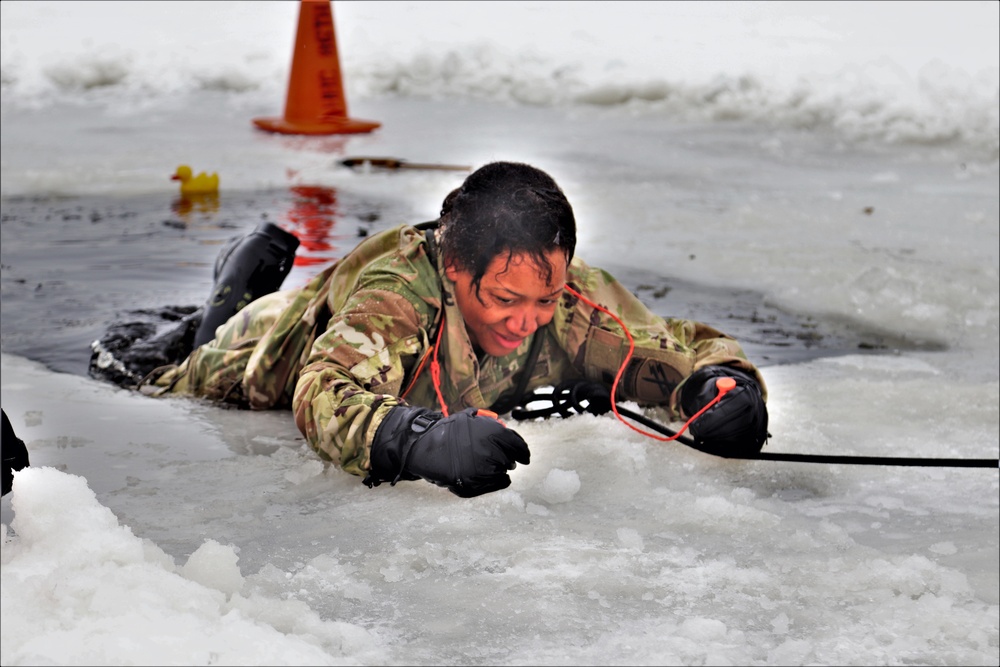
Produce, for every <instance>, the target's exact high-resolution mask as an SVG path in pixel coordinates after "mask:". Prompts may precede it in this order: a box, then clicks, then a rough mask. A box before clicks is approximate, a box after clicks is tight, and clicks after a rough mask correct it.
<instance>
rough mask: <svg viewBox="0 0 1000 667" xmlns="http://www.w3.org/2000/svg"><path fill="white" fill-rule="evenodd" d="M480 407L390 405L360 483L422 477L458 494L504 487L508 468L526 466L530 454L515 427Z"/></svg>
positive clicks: (371, 483) (475, 494)
mask: <svg viewBox="0 0 1000 667" xmlns="http://www.w3.org/2000/svg"><path fill="white" fill-rule="evenodd" d="M479 412H481V411H480V410H478V409H476V408H469V409H467V410H463V411H462V412H459V413H458V414H454V415H451V416H450V417H444V416H443V415H442V414H441V413H440V412H431V411H430V410H428V409H427V408H416V407H409V406H403V405H399V406H396V407H394V408H393V409H392V410H390V411H389V414H388V415H386V417H385V420H383V422H382V424H381V425H380V426H379V428H378V431H377V432H376V433H375V439H374V440H373V441H372V449H371V471H370V472H369V474H368V476H367V477H365V479H364V483H365V484H367V485H368V487H369V488H371V487H372V486H378V485H379V484H381V483H382V482H391V483H392V484H395V483H396V482H398V481H399V480H401V479H406V480H413V479H425V480H427V481H428V482H431V483H432V484H437V485H438V486H446V487H448V490H449V491H451V492H452V493H454V494H455V495H457V496H461V497H462V498H472V497H473V496H478V495H482V494H484V493H489V492H491V491H499V490H500V489H506V488H507V487H508V486H510V476H509V475H508V474H507V471H508V470H513V469H514V468H515V467H516V466H517V464H518V463H522V464H524V465H527V464H528V462H529V461H530V457H531V453H530V452H529V451H528V445H527V443H525V442H524V440H523V439H522V438H521V436H520V435H518V434H517V433H516V432H515V431H512V430H510V429H509V428H507V427H506V426H504V425H503V424H502V423H500V421H499V420H497V419H496V418H495V417H491V416H487V415H483V414H478V413H479ZM489 414H492V413H489Z"/></svg>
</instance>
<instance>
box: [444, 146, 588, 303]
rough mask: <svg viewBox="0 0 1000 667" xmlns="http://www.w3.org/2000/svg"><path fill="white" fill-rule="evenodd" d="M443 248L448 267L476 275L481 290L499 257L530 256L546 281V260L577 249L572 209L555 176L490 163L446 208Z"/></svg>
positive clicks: (548, 277) (570, 254)
mask: <svg viewBox="0 0 1000 667" xmlns="http://www.w3.org/2000/svg"><path fill="white" fill-rule="evenodd" d="M437 236H438V245H439V246H440V247H441V254H442V256H443V257H444V262H445V264H446V265H454V266H455V267H457V268H458V269H460V270H464V271H468V272H470V273H471V274H472V284H473V285H475V287H476V294H477V295H478V294H479V286H480V282H481V281H482V278H483V275H484V274H485V273H486V268H487V267H488V266H489V264H490V262H492V261H493V259H494V258H496V257H498V256H500V255H502V254H506V255H507V259H508V261H509V260H510V258H511V257H512V256H514V255H518V254H522V253H525V254H527V255H528V256H529V257H531V259H532V261H534V263H535V265H536V266H537V267H538V269H539V272H540V273H541V275H544V276H545V280H546V282H549V281H551V280H552V267H551V266H550V265H549V263H548V261H547V259H546V257H545V255H546V253H549V252H551V251H553V250H562V251H563V253H564V254H565V255H566V261H567V262H569V261H570V260H571V259H573V253H574V251H575V250H576V219H575V218H574V217H573V207H572V206H570V204H569V200H567V199H566V195H565V194H563V191H562V190H561V189H560V188H559V186H558V185H557V184H556V182H555V181H554V180H553V179H552V177H551V176H549V175H548V174H546V173H545V172H544V171H542V170H541V169H537V168H535V167H532V166H530V165H527V164H522V163H520V162H491V163H490V164H487V165H485V166H483V167H481V168H479V169H477V170H476V171H474V172H473V173H472V174H470V175H469V177H468V178H466V179H465V182H464V183H462V186H461V187H459V188H458V189H456V190H453V191H452V192H451V193H449V194H448V196H447V197H445V199H444V203H443V204H442V206H441V219H440V228H439V231H438V234H437Z"/></svg>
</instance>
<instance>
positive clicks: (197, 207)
mask: <svg viewBox="0 0 1000 667" xmlns="http://www.w3.org/2000/svg"><path fill="white" fill-rule="evenodd" d="M170 210H171V211H173V212H174V215H176V216H177V217H178V218H180V220H181V222H183V223H184V226H185V227H188V226H190V225H191V224H192V223H194V222H197V221H198V219H204V222H211V220H212V218H214V217H215V214H216V213H218V212H219V193H218V192H205V193H199V194H184V195H180V196H179V197H177V198H176V199H174V200H173V201H172V202H171V203H170Z"/></svg>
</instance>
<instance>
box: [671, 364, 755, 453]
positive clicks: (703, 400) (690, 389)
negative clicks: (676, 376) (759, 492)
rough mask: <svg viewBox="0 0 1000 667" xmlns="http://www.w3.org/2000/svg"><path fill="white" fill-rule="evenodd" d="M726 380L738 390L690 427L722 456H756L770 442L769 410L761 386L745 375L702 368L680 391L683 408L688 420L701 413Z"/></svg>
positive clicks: (700, 440)
mask: <svg viewBox="0 0 1000 667" xmlns="http://www.w3.org/2000/svg"><path fill="white" fill-rule="evenodd" d="M726 377H728V378H732V379H733V380H735V381H736V387H735V388H733V389H731V390H730V391H729V392H728V393H727V394H726V395H724V396H723V397H722V400H720V401H719V402H718V403H717V404H715V405H713V406H712V407H711V408H709V409H708V411H707V412H705V414H703V415H701V416H700V417H698V418H697V419H695V420H694V421H693V422H692V423H691V426H690V427H689V430H690V432H691V436H692V437H693V438H694V439H695V441H696V442H697V443H699V444H701V445H705V446H706V448H707V449H709V450H711V451H712V452H713V453H716V454H720V455H722V456H725V455H727V454H729V455H746V454H755V453H757V452H759V451H760V450H761V448H762V447H763V446H764V443H765V442H766V441H767V438H768V433H767V406H765V405H764V398H763V396H762V395H761V392H760V385H758V384H757V380H756V379H754V377H753V376H752V375H750V374H749V373H747V372H746V371H742V370H739V369H737V368H729V367H728V366H705V367H704V368H699V369H698V370H697V371H695V372H694V373H692V374H691V376H690V377H689V378H688V379H687V381H685V383H684V386H683V387H682V388H681V408H683V410H684V413H685V414H687V415H688V416H691V415H693V414H695V413H696V412H698V411H699V410H701V409H702V408H703V407H704V406H705V404H707V403H708V402H709V401H711V400H712V399H713V398H715V396H716V394H717V393H718V389H717V388H716V386H715V381H716V380H718V379H719V378H726Z"/></svg>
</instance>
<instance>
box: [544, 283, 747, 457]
mask: <svg viewBox="0 0 1000 667" xmlns="http://www.w3.org/2000/svg"><path fill="white" fill-rule="evenodd" d="M563 289H565V290H566V291H567V292H569V293H570V294H572V295H573V296H575V297H576V298H578V299H580V300H581V301H583V302H584V303H585V304H587V305H588V306H590V307H591V308H595V309H597V310H599V311H601V312H602V313H605V314H606V315H608V316H609V317H610V318H611V319H613V320H614V321H615V322H616V323H617V324H618V326H620V327H621V328H622V331H623V332H625V337H626V338H627V339H628V354H626V355H625V360H624V361H622V365H621V366H620V367H619V368H618V374H617V375H615V381H614V383H613V384H612V385H611V410H612V411H613V412H614V413H615V417H617V418H618V421H620V422H621V423H623V424H625V425H626V426H628V427H629V428H630V429H632V430H633V431H635V432H636V433H640V434H642V435H644V436H646V437H649V438H653V439H654V440H659V441H661V442H669V441H670V440H676V439H677V438H679V437H680V436H681V434H682V433H683V432H684V431H685V430H686V429H687V427H688V426H690V425H691V422H693V421H694V420H695V419H697V418H698V417H700V416H701V415H702V414H704V413H705V411H706V410H708V409H709V408H711V407H712V406H713V405H715V404H716V403H718V402H719V401H721V400H722V397H723V396H725V395H726V394H727V393H729V392H730V391H732V389H733V388H734V387H736V381H735V380H733V379H732V378H719V379H718V380H716V381H715V386H716V388H717V389H718V391H719V393H718V394H716V396H715V398H713V399H712V400H711V401H709V402H708V403H707V404H705V406H704V407H703V408H702V409H701V410H699V411H698V412H696V413H694V415H692V416H691V418H690V419H688V420H687V421H686V422H684V425H683V426H681V428H680V430H679V431H677V433H675V434H674V435H672V436H669V437H666V436H662V435H657V434H655V433H650V432H649V431H643V430H642V429H641V428H638V427H637V426H634V425H633V424H630V423H629V422H627V421H625V418H624V417H622V416H621V415H620V414H618V401H617V399H616V396H617V394H618V382H619V380H621V378H622V375H623V374H624V373H625V368H626V367H627V366H628V362H629V360H630V359H631V358H632V353H633V352H635V341H634V340H633V339H632V333H631V332H630V331H629V330H628V327H626V326H625V323H624V322H622V321H621V320H620V319H619V318H618V316H617V315H615V314H614V313H612V312H611V311H610V310H608V309H607V308H605V307H604V306H600V305H598V304H596V303H594V302H593V301H591V300H590V299H588V298H587V297H585V296H583V295H582V294H580V293H579V292H577V291H576V290H575V289H573V288H572V287H570V286H569V285H564V286H563Z"/></svg>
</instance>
